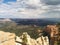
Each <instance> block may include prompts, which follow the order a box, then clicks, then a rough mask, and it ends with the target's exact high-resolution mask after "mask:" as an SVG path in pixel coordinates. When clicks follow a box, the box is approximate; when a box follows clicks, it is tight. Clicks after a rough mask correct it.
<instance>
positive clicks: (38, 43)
mask: <svg viewBox="0 0 60 45" xmlns="http://www.w3.org/2000/svg"><path fill="white" fill-rule="evenodd" d="M20 39H22V42H21V43H24V44H26V45H49V39H48V37H47V36H46V37H43V36H41V37H39V38H37V39H33V38H31V37H30V36H29V35H28V34H27V33H23V35H22V36H20ZM17 41H18V40H17ZM19 42H20V41H19Z"/></svg>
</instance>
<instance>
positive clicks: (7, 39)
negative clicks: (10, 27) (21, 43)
mask: <svg viewBox="0 0 60 45" xmlns="http://www.w3.org/2000/svg"><path fill="white" fill-rule="evenodd" d="M0 45H15V34H14V33H9V32H3V31H0Z"/></svg>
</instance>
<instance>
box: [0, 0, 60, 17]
mask: <svg viewBox="0 0 60 45" xmlns="http://www.w3.org/2000/svg"><path fill="white" fill-rule="evenodd" d="M0 18H60V0H0Z"/></svg>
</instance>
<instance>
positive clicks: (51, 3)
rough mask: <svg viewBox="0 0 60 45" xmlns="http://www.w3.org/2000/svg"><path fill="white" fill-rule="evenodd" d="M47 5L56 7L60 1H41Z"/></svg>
mask: <svg viewBox="0 0 60 45" xmlns="http://www.w3.org/2000/svg"><path fill="white" fill-rule="evenodd" d="M41 1H42V2H44V3H45V4H47V5H58V4H60V0H41Z"/></svg>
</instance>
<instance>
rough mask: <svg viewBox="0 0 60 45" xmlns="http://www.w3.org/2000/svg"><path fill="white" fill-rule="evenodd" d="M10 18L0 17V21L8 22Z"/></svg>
mask: <svg viewBox="0 0 60 45" xmlns="http://www.w3.org/2000/svg"><path fill="white" fill-rule="evenodd" d="M10 21H11V20H10V19H9V18H5V19H4V18H1V19H0V22H10Z"/></svg>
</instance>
